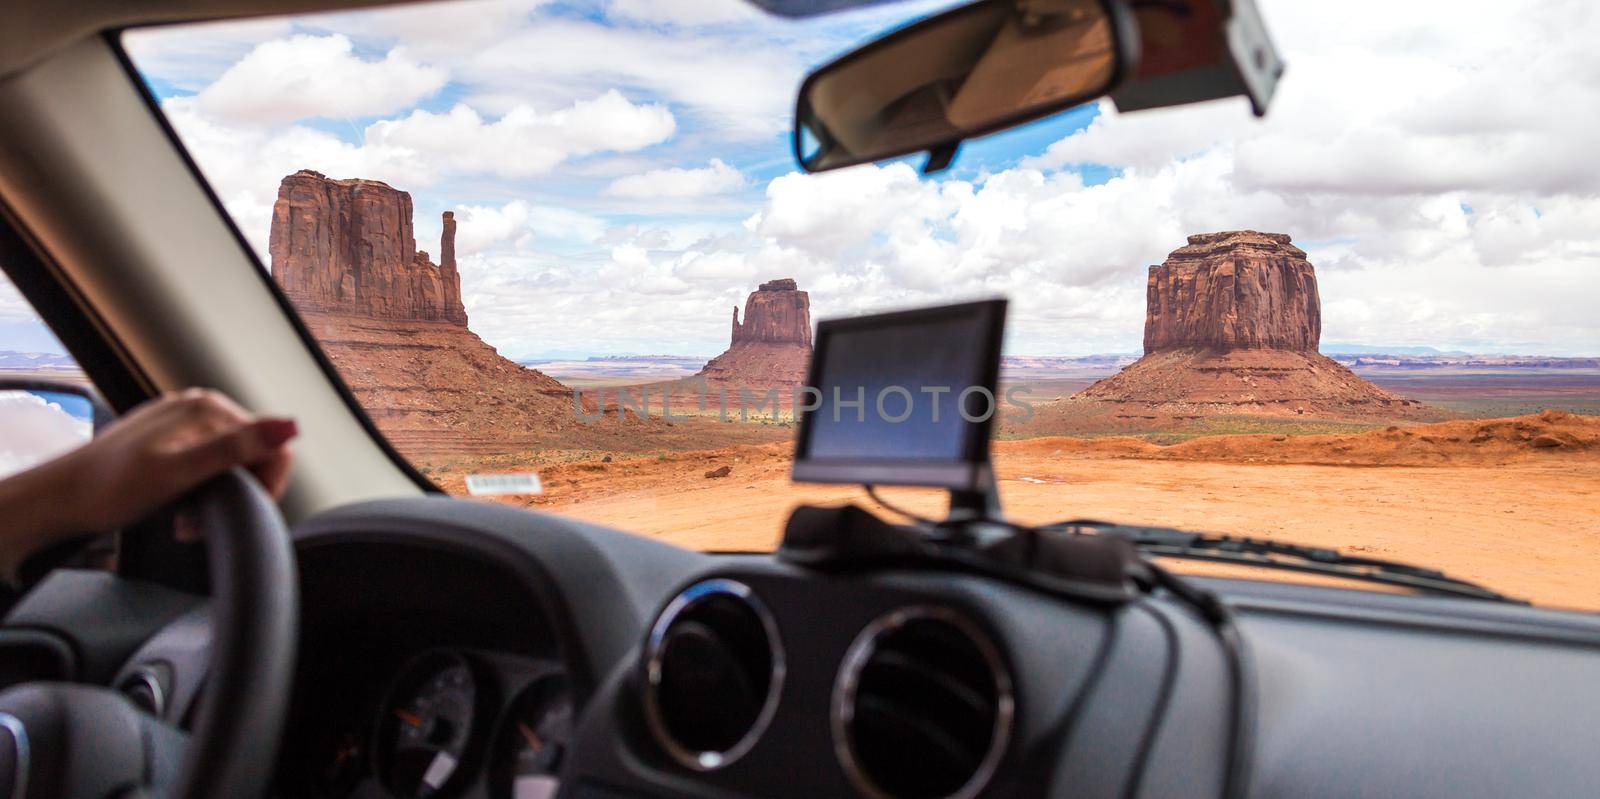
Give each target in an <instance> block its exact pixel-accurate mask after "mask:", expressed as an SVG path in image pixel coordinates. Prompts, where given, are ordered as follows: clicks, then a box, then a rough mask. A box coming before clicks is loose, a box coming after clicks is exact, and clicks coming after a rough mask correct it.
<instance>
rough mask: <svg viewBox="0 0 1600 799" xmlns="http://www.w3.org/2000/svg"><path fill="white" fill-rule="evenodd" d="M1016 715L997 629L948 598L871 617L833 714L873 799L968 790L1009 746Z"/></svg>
mask: <svg viewBox="0 0 1600 799" xmlns="http://www.w3.org/2000/svg"><path fill="white" fill-rule="evenodd" d="M1015 716H1016V698H1015V694H1014V692H1013V683H1012V679H1011V673H1010V671H1009V669H1008V667H1007V666H1006V663H1005V660H1004V659H1003V658H1002V657H1001V655H1000V650H999V648H998V647H997V646H996V645H995V643H994V641H993V639H992V638H991V637H990V636H989V634H988V633H987V632H985V630H984V629H983V628H982V627H981V626H979V625H978V624H977V623H976V622H974V621H972V620H971V619H969V618H968V617H966V616H965V615H963V614H961V613H959V612H957V611H955V610H952V609H950V608H946V607H940V606H934V605H916V606H910V607H904V608H900V609H897V610H893V611H891V612H889V613H886V614H884V615H882V616H880V617H878V618H877V619H875V620H874V621H873V622H872V623H870V624H868V625H867V626H866V627H865V628H864V629H863V630H862V631H861V633H860V634H859V635H857V636H856V639H855V641H854V643H852V644H851V646H850V649H849V650H848V651H847V652H846V654H845V658H844V662H843V664H842V665H841V666H840V669H839V673H838V676H837V677H836V679H835V682H834V690H833V700H832V705H831V708H830V714H829V717H830V718H829V720H830V723H831V726H832V730H833V744H834V752H835V754H836V755H837V757H838V760H839V764H840V766H841V767H842V768H843V770H844V772H845V775H846V777H848V779H849V780H850V782H851V784H852V785H853V786H854V787H855V789H856V790H857V791H858V792H860V793H861V795H863V796H866V797H869V799H970V798H971V797H973V796H976V795H977V794H978V793H979V792H981V791H982V790H983V789H984V788H985V787H986V786H987V785H988V783H989V780H990V779H991V778H992V777H993V776H994V773H995V771H996V769H997V768H998V767H999V765H1000V761H1001V760H1002V758H1003V757H1004V756H1005V753H1006V748H1007V744H1008V743H1009V742H1010V738H1011V732H1012V725H1013V722H1014V721H1015Z"/></svg>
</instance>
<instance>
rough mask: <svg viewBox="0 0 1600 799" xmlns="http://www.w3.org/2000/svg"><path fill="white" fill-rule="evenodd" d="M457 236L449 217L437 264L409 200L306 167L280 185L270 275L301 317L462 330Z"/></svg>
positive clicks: (407, 196) (380, 187)
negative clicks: (416, 228)
mask: <svg viewBox="0 0 1600 799" xmlns="http://www.w3.org/2000/svg"><path fill="white" fill-rule="evenodd" d="M455 234H456V222H455V216H454V214H452V213H451V212H449V211H446V212H445V213H444V235H443V237H442V240H441V241H440V248H441V252H440V257H439V260H440V264H439V265H438V266H435V265H434V264H433V262H432V261H430V260H429V259H428V254H427V253H426V252H420V251H418V250H417V240H416V236H415V235H413V233H412V228H411V195H410V194H407V193H406V192H403V191H398V190H396V189H394V188H392V187H390V186H389V185H388V184H386V183H380V182H378V181H376V180H329V179H328V178H327V177H326V176H324V175H323V174H322V173H320V172H313V171H311V170H309V169H302V170H300V171H299V172H296V173H294V174H293V175H290V176H288V177H286V178H284V179H283V182H282V183H280V184H279V185H278V201H277V202H276V203H275V204H274V205H273V206H272V234H271V237H270V239H269V243H268V251H269V252H270V253H271V256H272V276H273V277H274V278H275V279H276V280H277V281H278V285H280V286H282V287H283V291H284V293H285V294H287V295H288V296H289V299H290V300H291V301H293V302H294V304H295V307H296V308H298V309H300V310H301V311H302V312H313V313H346V314H355V315H359V316H364V317H369V318H374V319H414V320H421V321H439V322H450V323H452V324H457V325H461V326H463V327H465V326H466V324H467V313H466V310H465V309H464V308H463V307H462V305H461V275H460V274H459V273H458V272H457V271H456V257H455Z"/></svg>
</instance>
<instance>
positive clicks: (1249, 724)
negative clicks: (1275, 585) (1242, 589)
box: [1145, 562, 1255, 799]
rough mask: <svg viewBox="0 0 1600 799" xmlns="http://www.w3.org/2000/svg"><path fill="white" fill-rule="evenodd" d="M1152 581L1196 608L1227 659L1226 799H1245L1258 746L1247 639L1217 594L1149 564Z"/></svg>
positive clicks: (1230, 611) (1146, 564)
mask: <svg viewBox="0 0 1600 799" xmlns="http://www.w3.org/2000/svg"><path fill="white" fill-rule="evenodd" d="M1145 568H1146V569H1148V571H1149V575H1150V577H1151V580H1152V581H1153V582H1154V583H1155V584H1156V585H1159V586H1161V587H1162V588H1165V589H1167V591H1168V592H1169V593H1171V594H1172V595H1173V596H1175V597H1177V598H1178V599H1180V600H1182V601H1183V602H1185V603H1187V604H1188V605H1189V606H1191V607H1193V608H1194V609H1195V610H1196V611H1197V612H1199V613H1200V616H1201V618H1204V619H1205V620H1206V621H1207V622H1209V623H1210V624H1211V629H1212V631H1213V632H1215V633H1216V634H1217V640H1218V641H1220V642H1221V644H1222V650H1223V652H1224V653H1225V654H1226V656H1227V660H1228V672H1229V682H1230V683H1231V688H1232V691H1233V718H1232V720H1231V721H1230V723H1229V727H1230V729H1229V735H1228V737H1229V740H1230V741H1231V743H1230V745H1229V752H1228V772H1227V778H1226V780H1225V781H1224V783H1223V786H1222V795H1223V797H1225V799H1243V797H1244V796H1245V793H1246V792H1247V791H1248V790H1249V788H1250V780H1249V777H1250V768H1251V753H1252V752H1253V751H1254V746H1255V727H1254V724H1253V720H1254V719H1255V693H1254V691H1253V690H1252V689H1253V687H1254V685H1255V682H1254V680H1253V679H1251V674H1250V659H1249V658H1248V657H1247V656H1246V652H1245V643H1244V638H1243V637H1242V636H1240V635H1239V625H1238V621H1237V619H1236V618H1235V616H1234V614H1233V609H1232V608H1230V607H1228V605H1227V603H1225V602H1223V601H1222V600H1221V599H1220V598H1218V597H1217V595H1216V594H1213V593H1211V592H1210V591H1207V590H1205V589H1202V588H1199V587H1196V586H1194V585H1191V584H1190V583H1189V582H1188V581H1187V580H1184V579H1182V578H1180V577H1178V576H1177V575H1175V574H1173V573H1172V572H1169V571H1167V570H1166V569H1164V568H1162V567H1160V566H1157V565H1156V564H1154V563H1150V562H1146V563H1145Z"/></svg>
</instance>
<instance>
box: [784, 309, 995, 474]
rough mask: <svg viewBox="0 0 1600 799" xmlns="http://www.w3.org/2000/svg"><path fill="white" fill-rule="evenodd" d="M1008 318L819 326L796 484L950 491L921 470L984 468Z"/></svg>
mask: <svg viewBox="0 0 1600 799" xmlns="http://www.w3.org/2000/svg"><path fill="white" fill-rule="evenodd" d="M1003 314H1004V303H1001V302H983V303H969V304H965V305H956V306H947V307H943V308H932V309H927V310H921V311H908V312H902V313H894V314H883V315H880V316H872V317H858V318H854V319H845V320H837V321H829V322H823V323H822V324H820V325H819V326H818V330H817V347H816V353H815V355H814V356H813V365H812V373H811V374H812V380H811V383H810V385H811V391H810V395H809V399H810V402H808V403H806V404H804V405H803V406H802V410H803V411H804V415H803V418H802V422H801V439H800V442H799V461H801V462H802V463H797V464H796V472H795V476H796V479H811V480H817V481H819V482H858V481H859V482H878V483H883V484H889V485H894V484H907V485H925V484H929V482H928V481H929V480H932V483H933V484H936V485H944V484H946V483H947V482H948V480H947V479H943V478H931V477H929V476H928V474H929V473H927V472H925V471H923V470H920V469H918V468H916V467H918V466H938V465H950V466H954V467H956V468H957V470H958V471H960V470H963V469H965V468H966V467H967V466H968V465H970V464H971V463H974V462H979V461H983V460H986V457H987V446H986V444H987V440H988V430H989V422H990V420H991V419H992V417H993V416H994V415H995V413H996V412H997V407H996V397H995V393H994V392H995V386H994V382H995V372H996V369H997V364H998V359H999V352H998V348H999V338H1000V330H999V327H1000V323H1001V319H1002V317H1003ZM896 466H899V467H903V468H901V469H900V470H899V471H896V470H895V468H894V467H896ZM863 468H867V469H869V470H871V471H872V472H873V474H874V475H875V477H874V478H873V479H872V480H863V479H861V477H862V474H863V473H862V471H861V470H862V469H863ZM907 470H910V471H907ZM958 480H959V479H958Z"/></svg>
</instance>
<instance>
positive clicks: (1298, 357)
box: [1074, 230, 1422, 420]
mask: <svg viewBox="0 0 1600 799" xmlns="http://www.w3.org/2000/svg"><path fill="white" fill-rule="evenodd" d="M1144 330H1145V333H1144V342H1145V354H1144V357H1143V358H1140V359H1139V360H1138V361H1135V362H1134V363H1132V364H1129V365H1128V366H1127V367H1126V368H1124V369H1123V370H1122V371H1121V372H1119V373H1117V374H1115V375H1112V376H1111V377H1108V378H1106V379H1104V380H1101V381H1099V382H1097V383H1095V384H1094V385H1092V386H1089V387H1088V388H1086V389H1084V390H1083V391H1081V392H1079V393H1078V394H1077V395H1075V397H1074V400H1078V401H1089V402H1094V403H1109V404H1114V405H1116V406H1117V407H1118V408H1119V410H1118V411H1117V413H1116V415H1117V416H1118V417H1121V418H1126V419H1147V420H1162V419H1170V418H1172V417H1178V418H1199V417H1203V416H1206V415H1211V414H1216V413H1252V414H1254V413H1263V414H1295V415H1305V414H1311V415H1314V416H1321V417H1335V418H1352V419H1371V418H1374V417H1380V416H1381V417H1383V418H1394V417H1400V418H1406V417H1408V416H1411V415H1415V414H1416V413H1417V412H1419V411H1420V410H1421V409H1422V406H1421V405H1420V403H1417V402H1415V401H1413V400H1408V399H1405V398H1402V397H1398V396H1395V395H1393V394H1390V393H1388V392H1387V391H1384V390H1383V389H1381V388H1378V387H1377V386H1375V385H1373V384H1371V383H1369V382H1367V381H1366V380H1363V379H1362V378H1360V377H1357V376H1356V374H1355V373H1354V372H1351V371H1350V370H1349V369H1347V368H1345V367H1344V366H1343V365H1341V364H1339V363H1337V362H1335V361H1334V360H1332V359H1330V358H1327V357H1325V356H1323V355H1321V354H1320V353H1318V352H1317V344H1318V341H1319V340H1320V338H1321V335H1322V306H1321V299H1320V298H1319V296H1318V294H1317V278H1316V272H1315V270H1314V269H1313V268H1312V266H1311V264H1310V263H1309V262H1307V261H1306V254H1305V253H1304V252H1303V251H1301V250H1300V249H1299V248H1297V247H1295V246H1293V245H1291V244H1290V243H1289V237H1288V236H1287V235H1284V234H1282V233H1257V232H1255V231H1249V230H1246V231H1230V232H1224V233H1204V234H1200V235H1197V236H1190V237H1189V244H1188V246H1186V247H1182V248H1179V249H1177V250H1174V251H1173V252H1172V254H1171V255H1170V256H1168V257H1167V260H1166V262H1165V263H1163V264H1161V265H1159V266H1152V267H1150V280H1149V284H1148V288H1147V290H1146V308H1145V325H1144Z"/></svg>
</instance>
